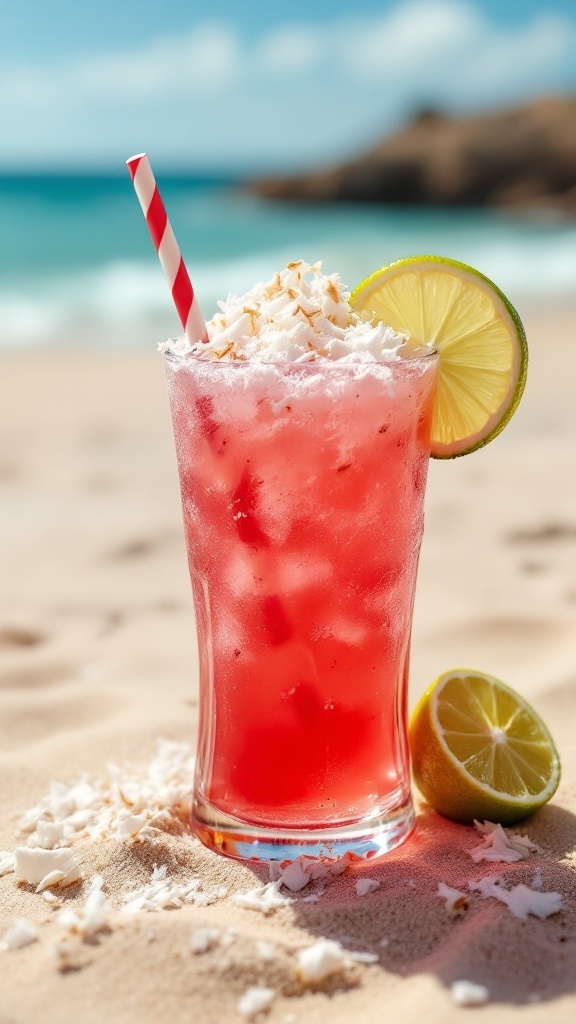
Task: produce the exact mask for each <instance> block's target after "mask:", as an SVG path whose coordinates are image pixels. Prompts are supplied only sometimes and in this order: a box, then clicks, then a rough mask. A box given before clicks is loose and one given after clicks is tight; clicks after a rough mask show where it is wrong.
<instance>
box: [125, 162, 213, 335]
mask: <svg viewBox="0 0 576 1024" xmlns="http://www.w3.org/2000/svg"><path fill="white" fill-rule="evenodd" d="M126 166H127V168H128V172H129V174H130V177H131V178H132V182H133V184H134V189H135V191H136V195H137V196H138V200H139V202H140V206H141V207H142V212H143V214H144V216H145V218H146V223H147V225H148V230H149V231H150V234H151V236H152V241H153V242H154V247H155V249H156V252H157V253H158V258H159V260H160V263H161V264H162V270H163V271H164V274H165V277H166V280H167V281H168V284H169V286H170V290H171V292H172V298H173V299H174V304H175V306H176V309H177V311H178V316H179V317H180V320H181V322H182V327H183V328H184V332H185V334H186V335H187V337H188V340H189V341H190V342H192V344H194V343H195V342H197V341H206V339H207V335H206V324H205V322H204V317H203V316H202V313H201V312H200V306H199V304H198V299H197V298H196V296H195V294H194V289H193V287H192V282H191V281H190V277H189V276H188V271H187V270H186V267H185V266H184V260H183V259H182V254H181V252H180V249H179V248H178V243H177V241H176V238H175V235H174V232H173V230H172V227H171V224H170V221H169V220H168V214H167V213H166V208H165V206H164V203H163V202H162V197H161V196H160V192H159V191H158V185H157V184H156V179H155V177H154V175H153V173H152V168H151V167H150V161H149V160H148V157H147V155H146V153H138V154H137V155H136V156H131V157H130V159H129V160H127V161H126Z"/></svg>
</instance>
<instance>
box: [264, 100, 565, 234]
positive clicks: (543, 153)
mask: <svg viewBox="0 0 576 1024" xmlns="http://www.w3.org/2000/svg"><path fill="white" fill-rule="evenodd" d="M249 188H250V190H251V191H253V192H255V193H256V194H258V195H260V196H262V197H265V198H269V199H287V200H295V201H299V202H336V201H343V202H370V203H411V204H428V205H442V206H503V207H512V208H516V209H519V208H520V209H535V208H546V209H552V210H557V211H559V212H566V213H570V214H573V215H576V98H572V97H546V98H541V99H538V100H535V101H534V102H531V103H529V104H527V105H525V106H521V107H516V108H513V109H508V110H503V111H499V112H496V113H490V114H484V115H481V116H477V117H469V118H460V117H448V116H445V115H443V114H439V113H436V112H434V111H425V112H422V113H421V114H419V115H418V116H417V117H416V118H415V119H414V120H413V121H412V123H411V124H409V125H408V126H407V127H405V128H404V129H402V130H401V131H399V132H397V133H396V134H394V135H390V136H388V137H386V138H384V139H382V141H381V142H379V143H378V144H377V145H376V146H374V147H373V148H372V149H370V150H368V152H366V153H364V154H362V155H360V156H359V157H357V158H356V159H354V160H350V161H348V162H346V163H342V164H339V165H338V166H333V167H328V168H325V169H321V170H315V171H312V172H310V173H308V174H302V175H299V176H294V177H286V178H266V179H262V180H258V181H254V182H251V183H250V185H249Z"/></svg>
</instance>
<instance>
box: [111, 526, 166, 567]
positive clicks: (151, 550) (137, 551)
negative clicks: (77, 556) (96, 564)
mask: <svg viewBox="0 0 576 1024" xmlns="http://www.w3.org/2000/svg"><path fill="white" fill-rule="evenodd" d="M175 540H180V533H178V532H177V531H176V530H170V531H167V532H166V533H163V534H162V535H161V536H159V537H139V538H135V539H134V540H129V541H127V542H126V543H125V544H121V545H120V547H117V548H114V549H113V550H112V551H109V552H108V554H107V555H105V558H106V560H107V561H108V560H111V561H114V562H115V561H119V560H123V559H126V558H127V559H130V558H145V557H147V556H148V555H154V554H156V552H157V551H160V550H161V549H162V548H165V547H166V546H167V545H169V544H172V543H173V542H174V541H175Z"/></svg>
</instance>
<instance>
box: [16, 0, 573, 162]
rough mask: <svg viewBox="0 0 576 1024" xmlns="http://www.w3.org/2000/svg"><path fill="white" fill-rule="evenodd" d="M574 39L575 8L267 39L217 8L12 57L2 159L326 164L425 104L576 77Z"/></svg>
mask: <svg viewBox="0 0 576 1024" xmlns="http://www.w3.org/2000/svg"><path fill="white" fill-rule="evenodd" d="M575 50H576V17H575V18H573V19H569V18H568V17H567V16H562V15H561V14H553V13H548V14H540V15H538V16H534V17H533V18H532V19H531V20H526V21H525V22H524V23H523V24H522V25H519V26H517V27H516V28H515V29H514V30H513V29H511V28H504V27H501V26H498V25H497V24H496V23H495V22H493V21H490V20H488V18H487V17H486V16H485V15H484V14H483V13H482V12H481V11H480V9H479V8H478V7H477V6H476V5H475V3H474V2H473V0H408V2H405V3H399V4H398V5H397V6H396V7H394V8H393V9H392V10H390V11H388V12H387V13H385V14H382V15H379V16H375V17H372V18H368V17H366V16H363V17H362V16H360V15H358V16H357V17H356V16H355V17H353V18H352V17H350V18H348V19H342V18H339V19H338V18H335V19H334V21H332V22H328V23H324V24H322V25H320V24H312V23H311V24H310V25H305V24H297V23H289V22H286V23H284V24H280V25H278V26H276V27H275V28H274V29H273V30H270V31H268V32H266V33H262V34H261V35H260V36H259V37H258V38H255V39H245V38H243V36H242V35H241V34H240V32H239V31H238V30H237V29H236V28H235V27H234V26H233V25H231V24H228V23H224V22H210V21H205V22H203V23H198V24H196V25H195V26H193V27H192V28H190V30H189V31H188V32H187V33H181V34H180V35H178V36H165V37H162V38H157V39H154V40H152V41H150V42H148V43H147V44H146V45H143V46H140V47H138V48H132V49H127V50H125V51H123V52H121V51H118V52H115V53H109V52H108V53H102V54H96V55H91V56H89V57H86V58H84V59H83V60H82V61H80V60H79V59H78V57H76V56H74V57H73V58H70V59H69V60H68V61H67V62H61V63H60V64H59V65H46V66H45V67H40V66H38V65H36V66H30V67H23V66H20V67H13V68H9V67H6V66H4V68H3V70H2V71H1V72H0V90H1V91H2V94H3V97H4V102H3V105H2V108H1V110H0V137H1V138H2V140H3V146H2V151H3V152H2V155H1V157H0V159H1V160H2V161H3V162H4V164H6V163H7V162H10V161H12V162H17V161H18V160H22V161H23V160H32V161H36V162H38V163H41V162H42V159H43V158H47V159H48V160H52V161H57V160H59V159H60V158H61V159H63V160H74V159H75V158H76V155H77V154H80V155H81V156H82V158H83V159H84V161H86V162H90V161H91V160H93V159H96V158H98V159H100V158H101V159H102V160H106V159H108V160H110V159H114V160H115V161H116V160H117V159H118V151H119V150H120V151H123V150H124V149H125V148H126V149H131V148H132V147H134V148H135V149H141V148H142V147H143V146H147V147H148V148H149V149H154V151H155V152H156V153H157V154H158V156H159V158H160V159H164V160H165V161H166V162H167V161H169V160H182V161H187V162H190V163H192V164H193V163H194V162H197V161H198V160H200V161H204V162H205V163H207V162H210V161H212V162H214V161H215V162H226V160H227V159H228V160H229V161H231V162H232V163H236V164H237V163H242V162H244V163H246V162H247V161H248V160H249V159H252V160H253V162H258V161H259V160H262V159H265V158H266V156H267V155H268V156H269V159H270V162H272V160H273V159H275V160H276V161H278V160H287V159H292V160H297V159H300V160H305V159H306V161H316V162H318V161H319V160H321V159H324V158H325V157H326V156H330V155H333V154H336V153H337V152H344V151H345V150H346V147H347V146H348V147H350V148H352V147H355V146H357V145H358V144H360V143H362V144H364V142H368V141H369V136H370V133H377V132H378V131H380V130H382V129H384V128H386V127H387V126H388V127H390V126H393V125H394V124H395V123H397V122H398V121H399V120H401V118H402V116H403V115H404V114H405V113H406V112H407V111H409V110H410V109H412V108H414V107H415V106H417V105H421V104H423V103H426V102H429V103H435V104H437V105H440V106H445V107H446V108H448V109H453V110H458V109H466V108H467V107H468V108H469V109H473V108H478V107H482V106H490V105H492V104H494V103H497V102H500V101H502V102H508V101H511V100H516V99H519V98H520V97H521V96H522V95H529V94H533V93H536V92H538V91H539V90H548V89H553V88H560V87H561V86H562V84H564V85H565V86H566V87H570V86H571V87H572V88H574V87H575V86H576V70H575V62H574V61H573V59H572V57H573V54H574V52H575ZM295 129H297V130H295Z"/></svg>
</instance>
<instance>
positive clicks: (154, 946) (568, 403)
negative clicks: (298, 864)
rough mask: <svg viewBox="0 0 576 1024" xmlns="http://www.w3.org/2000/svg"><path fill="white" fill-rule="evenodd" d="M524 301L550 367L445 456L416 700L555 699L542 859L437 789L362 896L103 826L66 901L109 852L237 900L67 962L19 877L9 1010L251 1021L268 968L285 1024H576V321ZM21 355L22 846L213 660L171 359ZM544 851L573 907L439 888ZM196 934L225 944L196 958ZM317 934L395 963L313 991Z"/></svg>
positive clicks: (16, 385) (48, 915) (529, 863)
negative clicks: (28, 929)
mask: <svg viewBox="0 0 576 1024" xmlns="http://www.w3.org/2000/svg"><path fill="white" fill-rule="evenodd" d="M525 319H526V326H527V330H528V337H529V341H530V345H531V357H532V358H531V371H530V376H529V383H528V386H527V389H526V394H525V397H524V400H523V403H522V406H521V408H520V410H519V411H518V413H517V415H516V417H515V418H514V420H513V421H512V423H511V424H510V425H509V427H508V428H507V430H506V431H505V433H504V434H503V435H502V436H501V437H500V438H499V439H498V440H496V441H495V442H494V443H493V444H492V445H490V446H489V447H488V448H486V449H485V450H483V451H480V452H478V453H476V454H475V455H473V456H471V457H469V458H466V459H461V460H458V461H456V462H454V463H446V464H444V463H433V464H432V465H431V470H430V480H429V491H428V498H427V523H426V535H425V541H424V545H423V549H422V558H421V568H420V577H419V586H418V597H417V606H416V615H415V627H414V638H413V657H412V673H411V675H412V682H411V694H410V702H411V704H413V703H414V701H415V700H416V699H417V697H418V696H419V694H420V693H421V692H422V690H423V689H424V688H425V686H426V685H427V684H428V683H429V682H430V681H431V680H433V679H434V678H435V677H436V676H437V675H438V673H439V672H441V671H442V670H444V669H447V668H449V667H453V666H456V665H470V666H478V667H481V668H483V669H485V670H486V671H488V672H491V673H493V674H494V675H496V676H500V677H502V678H503V679H505V680H507V681H508V682H509V683H510V684H511V685H512V686H514V687H516V688H517V689H519V690H520V691H521V692H522V693H524V694H525V695H526V696H527V697H528V698H529V699H530V700H531V701H533V703H534V704H535V706H536V707H537V708H538V710H539V711H540V712H541V714H542V715H543V716H544V718H545V720H546V722H547V723H548V725H549V727H550V729H551V731H552V733H553V735H554V737H555V739H556V742H557V745H558V747H559V750H560V754H561V757H562V761H563V769H564V771H563V780H562V783H561V786H560V789H559V791H558V793H557V795H556V796H555V797H554V799H553V801H552V802H551V804H549V805H548V806H547V807H546V808H545V809H544V810H542V811H541V812H540V813H538V814H537V815H535V816H534V817H533V818H532V819H531V820H529V821H528V822H526V823H525V825H523V826H522V829H521V831H523V832H525V833H526V834H527V835H529V836H530V838H531V839H532V840H533V841H534V842H535V843H537V844H538V846H539V847H540V851H541V852H538V853H533V854H531V855H530V857H529V858H528V859H527V860H524V861H521V862H519V863H518V864H494V865H489V864H485V863H483V864H479V865H476V864H474V862H473V861H472V859H471V858H470V856H469V853H468V851H469V849H470V848H471V847H472V846H474V845H477V844H478V842H479V837H478V836H477V834H476V833H475V832H474V830H473V829H470V828H467V827H464V826H459V825H455V824H452V823H449V822H447V821H445V820H443V819H441V818H440V817H438V816H437V815H435V814H434V813H433V812H431V811H430V810H428V809H427V808H425V807H424V806H423V805H422V804H419V814H418V822H417V828H416V831H415V833H414V835H413V837H412V838H411V839H410V840H409V842H408V843H406V844H405V845H404V846H403V847H402V848H401V849H399V850H398V851H396V852H394V853H393V854H391V855H390V856H389V857H388V858H387V859H385V860H384V861H383V862H381V863H380V865H379V866H373V867H370V868H369V869H368V870H367V871H366V872H364V874H366V875H367V876H368V877H370V878H374V879H376V880H378V881H379V882H380V886H379V888H378V889H377V890H376V891H374V892H373V893H370V894H369V895H367V896H363V897H359V896H358V895H357V894H356V890H355V876H353V875H350V874H344V875H342V876H341V877H339V878H337V879H334V880H331V881H330V882H328V883H326V884H325V886H324V892H323V894H322V895H321V896H320V898H319V900H318V901H317V902H304V901H303V899H302V898H303V897H305V896H306V895H309V894H310V893H314V892H318V883H314V884H313V885H312V886H310V887H308V888H307V889H304V890H302V892H301V893H299V894H295V902H294V903H292V904H290V905H287V906H283V907H281V908H279V909H277V910H276V911H275V912H274V913H272V914H270V915H268V916H264V915H263V914H260V913H258V912H256V911H254V910H250V909H246V908H244V907H240V906H238V905H237V904H236V903H235V902H234V900H233V894H234V893H235V892H243V891H246V890H249V889H251V888H254V887H255V886H257V885H260V884H262V883H263V882H266V881H267V872H266V871H263V870H254V869H252V868H250V867H248V866H243V865H240V864H237V863H235V862H232V861H227V860H224V859H223V858H219V857H217V856H216V855H214V854H212V853H210V852H208V851H206V850H204V848H203V847H201V846H200V844H199V843H198V842H197V841H196V840H194V839H191V838H190V837H187V836H186V835H178V834H176V835H171V834H167V833H163V832H160V833H157V834H156V835H155V837H154V838H149V839H147V840H143V841H142V842H136V841H134V840H132V839H125V840H117V839H115V838H111V839H107V840H105V841H101V842H95V841H91V842H88V841H85V842H81V843H79V844H77V846H76V848H75V852H76V854H77V856H78V857H79V859H80V860H81V862H82V866H83V871H84V875H85V878H86V881H85V882H84V883H77V884H75V885H72V886H70V887H69V888H68V889H66V890H63V892H62V894H61V895H60V903H61V906H69V907H75V906H76V907H77V906H79V905H81V904H82V903H83V902H84V900H85V898H86V888H87V884H88V881H89V879H90V878H91V877H92V876H93V874H94V873H95V872H96V871H99V872H100V873H101V874H102V876H103V878H104V884H105V891H106V892H107V893H108V895H109V896H110V898H112V899H119V898H120V895H121V892H122V891H125V890H127V889H129V888H136V887H137V886H138V885H142V884H144V883H145V882H146V881H147V880H148V879H149V877H150V872H151V870H152V866H153V864H155V863H156V864H166V865H167V868H168V871H169V873H170V874H171V875H172V877H174V878H177V879H179V880H181V881H182V880H186V879H190V878H191V877H193V878H197V879H198V880H199V883H198V884H199V887H200V890H201V891H204V892H206V891H208V892H216V891H217V890H218V888H219V887H223V888H225V889H226V890H227V895H226V896H223V895H220V896H218V897H217V898H216V897H215V898H214V901H213V902H212V903H209V905H206V906H202V905H201V901H200V904H198V903H192V904H189V905H186V906H184V907H182V908H180V909H172V910H163V911H159V912H156V913H141V914H138V915H135V916H133V917H129V918H128V917H126V915H123V914H121V913H120V912H119V910H118V909H117V908H115V909H114V911H113V912H112V913H111V915H110V927H109V929H107V930H103V931H102V932H100V933H98V934H97V935H96V936H94V937H93V938H92V939H91V940H90V941H83V940H82V938H81V937H80V936H76V937H75V938H74V939H73V940H72V947H71V948H72V954H71V956H70V959H69V961H68V969H65V970H62V969H60V968H61V967H62V964H61V963H60V964H59V961H58V959H57V958H55V956H54V945H55V944H56V943H57V942H58V937H59V935H60V933H61V927H60V925H58V923H57V920H56V917H57V914H58V908H56V909H53V908H52V907H51V906H50V905H48V903H46V901H45V900H44V899H43V898H42V897H41V896H39V895H36V894H35V893H34V887H33V886H30V885H26V884H24V885H20V886H17V885H15V883H14V879H13V876H12V875H11V874H6V875H4V877H2V878H0V938H1V937H2V936H3V935H4V934H5V932H6V930H7V929H8V928H9V927H10V926H11V924H12V922H13V920H14V918H16V917H26V918H28V919H29V920H31V921H34V922H36V923H37V926H38V939H37V941H36V942H34V943H33V944H31V945H29V946H26V947H25V948H21V949H15V950H10V951H4V952H0V994H1V995H0V1021H1V1022H2V1024H30V1021H34V1022H35V1024H70V1022H72V1021H76V1020H78V1019H80V1020H82V1021H83V1022H84V1024H92V1022H97V1021H98V1022H101V1021H103V1020H107V1021H109V1022H110V1024H136V1022H138V1024H148V1022H150V1024H152V1022H154V1024H157V1022H158V1021H171V1022H173V1024H181V1022H182V1024H184V1022H189V1021H196V1020H197V1021H201V1020H202V1021H203V1020H212V1019H214V1020H216V1019H219V1020H223V1021H240V1020H242V1019H243V1018H242V1017H241V1016H240V1014H239V1012H238V1010H237V1003H238V1000H239V999H240V997H241V996H242V994H243V993H244V992H245V990H246V988H247V987H248V986H250V985H262V986H266V987H270V988H272V989H274V990H275V992H276V996H275V998H274V1000H273V1002H272V1005H271V1008H270V1010H269V1012H268V1013H267V1014H263V1015H262V1017H261V1018H260V1019H262V1020H268V1021H270V1022H271V1024H280V1022H282V1024H289V1022H290V1021H292V1022H295V1024H304V1022H306V1024H308V1022H311V1024H313V1022H316V1021H326V1020H329V1021H330V1022H331V1024H338V1022H344V1021H349V1020H350V1019H353V1020H354V1021H355V1022H357V1024H372V1022H375V1021H378V1020H384V1019H386V1020H390V1021H399V1020H403V1019H405V1020H408V1021H412V1020H414V1021H418V1020H420V1019H424V1018H425V1019H426V1020H427V1021H429V1022H432V1024H434V1022H442V1024H444V1022H452V1021H453V1020H454V1021H457V1020H459V1019H464V1018H465V1016H466V1015H468V1014H471V1013H472V1014H476V1013H478V1014H480V1015H482V1014H484V1015H488V1016H489V1019H490V1020H498V1021H500V1020H508V1019H510V1020H515V1019H516V1017H517V1016H518V1014H519V1013H521V1014H522V1018H523V1019H524V1020H526V1021H542V1022H544V1021H546V1022H547V1021H548V1020H549V1019H550V1018H551V1016H552V1015H553V1016H554V1019H555V1020H559V1021H569V1020H570V1021H571V1020H573V1018H574V1014H575V1012H576V862H575V857H574V850H575V846H576V817H575V814H576V747H575V744H574V741H573V722H574V720H576V659H575V657H574V654H575V646H576V645H575V642H574V637H575V635H576V474H575V473H574V454H573V453H574V450H575V449H576V416H575V415H574V402H573V397H572V393H573V388H574V380H575V379H576V348H575V347H574V343H573V323H574V316H573V314H571V313H570V312H568V311H563V312H562V313H561V314H560V313H559V314H556V315H552V314H550V313H545V311H543V310H540V311H538V310H535V311H534V312H532V313H528V314H526V315H525ZM0 373H1V379H2V402H1V405H0V428H1V429H0V486H1V492H2V498H1V505H0V507H1V510H2V533H1V536H0V546H1V565H2V572H1V576H0V604H1V612H0V659H1V675H0V793H1V794H2V818H1V820H0V849H3V850H12V849H13V847H14V846H15V845H16V844H17V843H18V842H22V841H23V839H24V837H23V836H22V835H19V834H18V824H17V823H18V819H19V818H20V816H21V814H22V813H23V812H24V811H25V810H26V809H27V808H29V807H31V806H33V805H34V804H35V803H36V802H37V801H38V800H39V798H40V797H42V795H43V794H44V793H45V792H46V790H47V788H48V786H49V784H50V783H51V782H52V781H54V780H60V781H62V782H64V783H72V782H74V781H75V780H77V779H78V778H79V777H80V776H82V775H83V774H88V775H89V776H90V777H91V778H93V779H104V778H105V777H106V772H107V765H108V763H109V762H111V761H113V762H115V763H116V764H117V765H120V766H121V767H122V768H123V769H128V767H129V766H132V767H133V769H134V771H135V772H136V773H138V772H144V771H145V770H146V768H147V766H148V765H149V763H150V761H151V760H152V759H153V758H154V756H155V751H156V741H157V739H158V737H165V738H167V739H170V740H174V741H178V742H187V743H190V744H192V745H193V743H194V737H195V729H196V720H197V698H196V671H197V669H196V654H195V643H194V635H193V628H192V610H191V598H190V590H189V581H188V576H187V568H186V558H185V551H184V545H183V538H182V529H181V522H180V508H179V492H178V485H177V479H176V468H175V460H174V454H173V446H172V437H171V428H170V422H169V415H168V405H167V399H166V394H165V388H164V379H163V368H162V363H161V360H160V357H159V356H157V355H156V354H155V353H150V354H142V353H124V354H110V353H109V352H107V353H103V354H98V353H95V352H94V351H91V352H88V351H83V352H82V351H81V352H78V351H76V352H68V353H67V352H63V351H62V352H55V351H50V352H48V351H46V352H41V351H38V350H34V351H30V352H28V353H20V354H3V355H2V357H1V359H0ZM538 867H539V868H540V869H541V873H542V879H543V884H542V888H543V890H545V891H556V892H560V893H561V894H562V895H563V905H564V908H563V910H562V911H561V912H560V913H558V914H555V915H554V916H552V917H549V918H547V919H546V920H538V919H536V918H534V917H529V918H527V919H526V920H518V919H517V918H515V917H514V916H513V915H512V914H511V913H510V911H509V910H508V908H507V907H506V906H504V905H502V904H501V903H498V902H496V901H495V900H493V899H486V900H484V899H482V897H481V896H479V895H476V896H471V898H470V902H469V906H468V908H467V909H466V910H464V911H449V910H447V908H446V906H445V904H444V901H443V900H441V899H439V898H438V896H437V895H436V890H437V885H438V882H440V881H444V882H446V883H448V884H449V885H453V886H456V887H458V888H461V887H463V886H465V885H466V882H467V881H470V880H472V879H477V878H480V877H483V876H484V875H486V874H500V875H503V876H505V877H506V879H507V880H508V881H510V882H513V883H514V884H515V883H517V882H521V881H522V882H525V883H526V884H528V885H529V884H531V882H532V880H533V879H534V874H535V870H536V868H538ZM284 891H285V890H284ZM287 895H289V894H287ZM199 927H209V928H215V929H218V930H219V932H220V938H219V940H218V941H217V942H216V943H215V944H214V945H213V946H212V948H210V949H208V951H206V952H204V953H199V954H194V953H193V952H192V949H191V944H190V940H191V936H192V933H193V931H194V930H195V929H198V928H199ZM230 929H231V930H232V931H230ZM320 937H328V938H333V939H337V940H339V941H340V942H341V943H342V945H343V946H344V947H346V948H348V949H351V950H357V951H364V952H372V953H377V954H378V956H379V959H378V961H377V962H376V963H373V964H359V963H354V964H352V965H351V966H348V967H346V968H345V969H344V970H343V971H342V972H339V973H338V974H336V975H334V977H332V978H331V979H329V980H327V981H326V982H325V983H323V984H322V985H321V987H320V988H319V989H318V990H316V991H312V990H310V989H308V988H305V987H303V986H302V984H301V982H300V981H299V980H298V977H297V974H296V952H297V951H298V950H299V949H301V948H303V947H305V946H307V945H310V944H311V943H312V942H314V941H316V940H317V939H318V938H320ZM262 940H266V941H267V942H268V943H273V948H272V949H269V948H267V947H263V946H262V945H261V942H262ZM383 940H384V944H382V941H383ZM259 943H260V945H259ZM266 954H268V955H266ZM459 979H466V980H468V981H472V982H476V983H478V984H481V985H484V986H485V987H486V988H487V990H488V992H489V1003H488V1006H487V1007H486V1008H482V1009H472V1008H461V1007H458V1006H456V1004H455V1003H454V1001H453V998H452V995H451V990H450V986H451V984H452V983H453V982H454V981H456V980H459Z"/></svg>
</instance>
